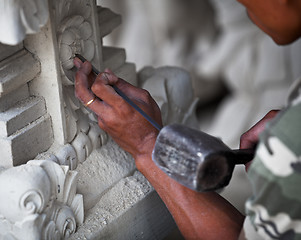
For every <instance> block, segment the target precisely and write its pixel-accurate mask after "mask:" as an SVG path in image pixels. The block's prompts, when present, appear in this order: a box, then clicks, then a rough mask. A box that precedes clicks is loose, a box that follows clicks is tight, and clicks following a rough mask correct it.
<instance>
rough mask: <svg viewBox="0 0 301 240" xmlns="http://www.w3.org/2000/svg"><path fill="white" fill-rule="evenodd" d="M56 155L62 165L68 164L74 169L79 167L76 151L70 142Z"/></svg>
mask: <svg viewBox="0 0 301 240" xmlns="http://www.w3.org/2000/svg"><path fill="white" fill-rule="evenodd" d="M56 157H57V158H58V160H59V162H60V164H61V165H67V166H69V168H70V169H71V170H74V169H75V168H76V167H77V156H76V152H75V149H74V148H73V147H72V146H71V145H70V144H66V145H65V146H64V147H62V148H61V149H60V151H59V152H58V154H57V155H56Z"/></svg>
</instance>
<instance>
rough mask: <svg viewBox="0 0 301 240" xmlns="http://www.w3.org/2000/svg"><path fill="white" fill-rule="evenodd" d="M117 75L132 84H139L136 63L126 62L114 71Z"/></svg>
mask: <svg viewBox="0 0 301 240" xmlns="http://www.w3.org/2000/svg"><path fill="white" fill-rule="evenodd" d="M114 73H115V74H116V76H118V77H120V78H122V79H124V80H126V81H127V82H129V83H130V84H132V85H134V86H137V85H138V82H137V75H136V66H135V64H134V63H125V64H124V65H122V66H121V67H120V68H118V69H116V70H115V71H114Z"/></svg>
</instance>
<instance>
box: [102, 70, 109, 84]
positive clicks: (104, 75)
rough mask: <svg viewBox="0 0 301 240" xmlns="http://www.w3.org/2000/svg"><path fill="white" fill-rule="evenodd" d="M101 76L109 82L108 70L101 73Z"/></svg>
mask: <svg viewBox="0 0 301 240" xmlns="http://www.w3.org/2000/svg"><path fill="white" fill-rule="evenodd" d="M101 76H102V77H103V79H104V80H105V81H107V82H109V74H108V73H106V72H103V73H101Z"/></svg>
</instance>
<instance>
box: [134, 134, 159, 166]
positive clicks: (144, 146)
mask: <svg viewBox="0 0 301 240" xmlns="http://www.w3.org/2000/svg"><path fill="white" fill-rule="evenodd" d="M157 136H158V133H157V132H156V133H155V132H154V133H151V134H149V135H148V136H146V137H145V139H144V141H143V143H141V144H140V146H139V151H138V152H137V153H136V154H135V155H133V157H134V159H135V163H136V167H137V169H138V170H139V171H141V170H142V169H143V168H144V167H146V165H148V164H149V163H150V162H152V152H153V149H154V147H155V143H156V139H157Z"/></svg>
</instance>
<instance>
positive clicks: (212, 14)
mask: <svg viewBox="0 0 301 240" xmlns="http://www.w3.org/2000/svg"><path fill="white" fill-rule="evenodd" d="M98 4H99V5H101V6H104V7H109V8H110V9H112V10H113V11H114V12H116V13H119V14H121V15H122V24H121V26H120V27H119V28H118V29H117V30H115V32H113V33H112V34H110V35H109V37H108V38H106V39H105V40H104V45H110V46H117V47H121V48H125V49H126V53H127V61H129V62H133V63H135V64H136V67H137V71H142V72H143V71H144V70H143V69H145V67H146V66H152V67H155V68H158V67H161V66H176V67H181V68H183V69H185V70H186V71H187V72H188V73H189V74H190V80H189V81H191V85H192V91H193V93H192V94H193V97H194V98H195V99H197V105H196V107H195V108H194V111H195V115H196V119H197V125H196V126H194V127H196V128H198V129H200V130H202V131H204V132H207V133H209V134H212V135H214V136H217V137H220V138H221V139H222V140H223V141H224V142H225V143H226V144H227V145H228V146H230V147H231V148H238V147H239V138H240V135H241V134H242V133H243V132H245V131H246V130H248V129H249V128H250V127H251V126H252V125H253V124H255V123H256V122H257V121H258V120H260V119H261V118H262V117H263V116H264V115H265V114H266V113H267V112H268V111H269V110H271V109H281V108H283V107H284V106H285V103H286V96H287V94H288V90H289V86H290V85H291V84H292V82H293V81H294V80H295V79H296V78H297V77H299V76H300V75H301V68H300V63H301V55H300V54H299V53H300V50H301V43H300V41H298V42H296V43H294V44H293V45H290V46H284V47H280V46H277V45H276V44H275V43H274V42H273V41H272V40H271V39H270V37H268V36H266V35H265V34H264V33H263V32H262V31H261V30H259V29H258V28H257V27H256V26H255V25H254V24H253V23H252V22H251V21H250V20H249V19H248V17H247V14H246V11H245V9H244V7H243V6H241V5H240V4H239V3H237V2H236V1H235V0H202V1H199V0H164V1H162V0H122V1H120V0H99V1H98ZM175 84H176V82H175ZM167 91H168V89H167ZM172 94H174V96H175V98H177V99H180V100H181V99H182V100H183V101H184V100H185V97H186V96H185V94H183V93H182V92H181V88H178V90H177V91H174V92H173V93H172ZM250 193H251V186H250V185H249V182H248V180H247V177H246V174H245V170H244V167H243V166H240V167H236V170H235V172H234V176H233V178H232V180H231V182H230V185H229V187H227V188H225V189H224V190H222V191H221V195H223V196H224V197H225V198H226V199H228V200H229V201H230V202H231V203H232V204H233V205H234V206H236V207H237V208H238V209H239V210H240V211H241V212H243V213H244V202H245V200H246V198H247V197H248V196H249V195H250Z"/></svg>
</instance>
